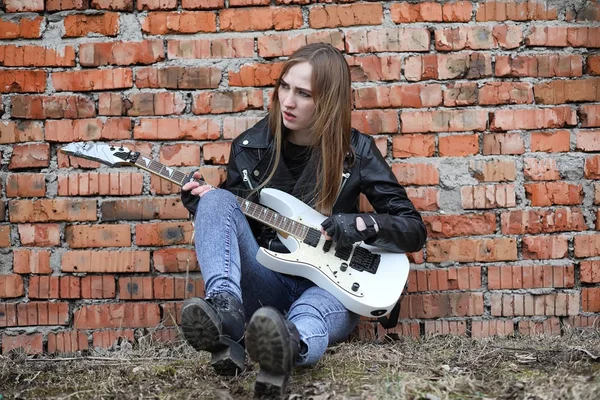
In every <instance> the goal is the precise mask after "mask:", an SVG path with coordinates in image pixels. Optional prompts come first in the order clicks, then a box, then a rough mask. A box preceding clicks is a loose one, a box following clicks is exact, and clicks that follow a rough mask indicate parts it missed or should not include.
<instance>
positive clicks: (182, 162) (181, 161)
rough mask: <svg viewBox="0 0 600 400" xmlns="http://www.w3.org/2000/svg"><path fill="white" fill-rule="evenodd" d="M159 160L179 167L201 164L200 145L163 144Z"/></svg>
mask: <svg viewBox="0 0 600 400" xmlns="http://www.w3.org/2000/svg"><path fill="white" fill-rule="evenodd" d="M159 162H161V163H162V164H164V165H167V166H178V167H180V166H196V165H200V145H199V144H190V143H184V144H172V145H163V146H162V147H161V149H160V152H159Z"/></svg>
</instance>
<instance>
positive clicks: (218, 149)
mask: <svg viewBox="0 0 600 400" xmlns="http://www.w3.org/2000/svg"><path fill="white" fill-rule="evenodd" d="M230 149H231V142H215V143H206V144H204V146H202V154H203V158H204V162H205V163H207V164H223V165H225V164H227V163H228V162H229V152H230Z"/></svg>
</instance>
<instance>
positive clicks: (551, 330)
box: [519, 317, 561, 337]
mask: <svg viewBox="0 0 600 400" xmlns="http://www.w3.org/2000/svg"><path fill="white" fill-rule="evenodd" d="M519 334H521V335H544V336H545V337H547V336H560V334H561V332H560V320H559V319H558V318H554V317H551V318H547V319H545V320H543V321H538V320H536V321H531V320H521V321H519Z"/></svg>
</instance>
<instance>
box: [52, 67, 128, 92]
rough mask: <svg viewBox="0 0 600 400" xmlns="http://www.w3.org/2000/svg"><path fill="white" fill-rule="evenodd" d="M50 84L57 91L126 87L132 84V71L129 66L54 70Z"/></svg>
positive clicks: (85, 90) (84, 90)
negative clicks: (102, 68) (65, 70)
mask: <svg viewBox="0 0 600 400" xmlns="http://www.w3.org/2000/svg"><path fill="white" fill-rule="evenodd" d="M52 84H53V85H54V89H56V91H59V92H60V91H72V92H87V91H91V90H107V89H126V88H130V87H132V86H133V73H132V71H131V69H129V68H113V69H104V70H83V71H67V72H54V73H53V74H52Z"/></svg>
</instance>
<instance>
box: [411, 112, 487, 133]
mask: <svg viewBox="0 0 600 400" xmlns="http://www.w3.org/2000/svg"><path fill="white" fill-rule="evenodd" d="M487 118H488V114H487V112H486V111H485V110H435V111H402V113H401V114H400V119H401V121H402V132H403V133H417V132H461V131H483V130H485V129H486V127H487Z"/></svg>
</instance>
